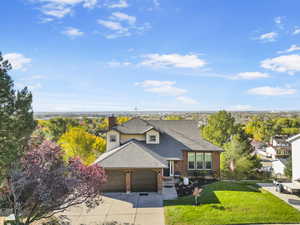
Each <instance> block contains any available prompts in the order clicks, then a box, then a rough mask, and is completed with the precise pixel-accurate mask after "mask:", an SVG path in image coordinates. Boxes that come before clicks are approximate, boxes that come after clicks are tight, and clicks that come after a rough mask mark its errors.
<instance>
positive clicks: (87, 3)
mask: <svg viewBox="0 0 300 225" xmlns="http://www.w3.org/2000/svg"><path fill="white" fill-rule="evenodd" d="M31 2H32V1H31ZM33 2H35V3H39V4H40V10H41V12H42V13H43V14H45V15H47V16H50V17H53V18H56V19H61V18H63V17H65V16H66V15H68V14H71V13H72V9H73V7H74V6H76V5H82V7H84V8H95V7H96V5H97V3H98V0H35V1H33ZM53 18H49V17H48V18H46V19H43V20H42V21H43V22H50V21H52V20H53Z"/></svg>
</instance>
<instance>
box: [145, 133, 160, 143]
mask: <svg viewBox="0 0 300 225" xmlns="http://www.w3.org/2000/svg"><path fill="white" fill-rule="evenodd" d="M151 135H155V136H156V141H155V142H151V141H150V136H151ZM146 143H147V144H159V132H158V131H156V130H149V131H148V132H147V133H146Z"/></svg>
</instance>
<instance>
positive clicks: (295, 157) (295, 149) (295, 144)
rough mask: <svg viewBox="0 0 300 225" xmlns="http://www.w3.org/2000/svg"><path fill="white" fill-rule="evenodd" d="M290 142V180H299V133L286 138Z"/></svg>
mask: <svg viewBox="0 0 300 225" xmlns="http://www.w3.org/2000/svg"><path fill="white" fill-rule="evenodd" d="M288 142H290V143H291V144H292V174H293V175H292V181H300V163H299V161H300V134H298V135H295V136H293V137H291V138H289V139H288Z"/></svg>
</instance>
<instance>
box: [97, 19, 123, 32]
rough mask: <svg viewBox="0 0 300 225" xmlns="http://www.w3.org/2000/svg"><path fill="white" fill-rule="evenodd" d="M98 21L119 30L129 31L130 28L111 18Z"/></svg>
mask: <svg viewBox="0 0 300 225" xmlns="http://www.w3.org/2000/svg"><path fill="white" fill-rule="evenodd" d="M98 23H99V24H101V25H102V26H104V27H106V28H108V29H110V30H115V31H119V32H127V31H128V29H127V28H125V27H123V26H122V25H121V24H120V23H119V22H114V21H109V20H98Z"/></svg>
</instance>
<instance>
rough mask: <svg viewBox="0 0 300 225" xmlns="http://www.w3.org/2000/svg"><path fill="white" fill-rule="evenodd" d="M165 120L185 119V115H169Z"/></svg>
mask: <svg viewBox="0 0 300 225" xmlns="http://www.w3.org/2000/svg"><path fill="white" fill-rule="evenodd" d="M164 120H183V117H182V116H179V115H168V116H166V117H164Z"/></svg>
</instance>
